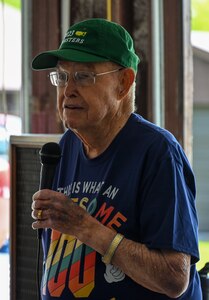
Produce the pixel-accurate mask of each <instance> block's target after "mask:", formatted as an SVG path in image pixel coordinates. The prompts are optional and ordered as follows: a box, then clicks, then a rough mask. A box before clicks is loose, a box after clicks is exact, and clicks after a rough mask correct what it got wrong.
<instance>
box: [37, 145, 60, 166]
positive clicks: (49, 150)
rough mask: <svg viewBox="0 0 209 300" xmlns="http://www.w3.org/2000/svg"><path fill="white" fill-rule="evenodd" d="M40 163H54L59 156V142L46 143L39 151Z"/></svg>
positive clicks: (57, 160)
mask: <svg viewBox="0 0 209 300" xmlns="http://www.w3.org/2000/svg"><path fill="white" fill-rule="evenodd" d="M39 155H40V161H41V163H42V164H49V165H56V164H57V163H58V162H59V160H60V158H61V149H60V146H59V144H57V143H54V142H49V143H46V144H44V145H43V146H42V148H41V150H40V151H39Z"/></svg>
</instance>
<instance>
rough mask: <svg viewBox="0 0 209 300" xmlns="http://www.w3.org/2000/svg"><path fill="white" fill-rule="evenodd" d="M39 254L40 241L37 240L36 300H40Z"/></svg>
mask: <svg viewBox="0 0 209 300" xmlns="http://www.w3.org/2000/svg"><path fill="white" fill-rule="evenodd" d="M40 253H41V239H39V238H38V247H37V257H36V284H37V300H41V290H40V276H39V275H40V270H39V266H40Z"/></svg>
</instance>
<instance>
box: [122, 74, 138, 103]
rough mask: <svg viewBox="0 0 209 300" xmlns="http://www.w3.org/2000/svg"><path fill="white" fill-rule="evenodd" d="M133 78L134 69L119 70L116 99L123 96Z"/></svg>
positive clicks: (126, 92)
mask: <svg viewBox="0 0 209 300" xmlns="http://www.w3.org/2000/svg"><path fill="white" fill-rule="evenodd" d="M134 80H135V73H134V70H133V69H131V68H125V69H122V70H121V71H120V83H119V87H118V100H121V99H122V98H124V97H125V96H126V95H127V94H128V92H129V89H130V87H131V86H132V84H133V82H134Z"/></svg>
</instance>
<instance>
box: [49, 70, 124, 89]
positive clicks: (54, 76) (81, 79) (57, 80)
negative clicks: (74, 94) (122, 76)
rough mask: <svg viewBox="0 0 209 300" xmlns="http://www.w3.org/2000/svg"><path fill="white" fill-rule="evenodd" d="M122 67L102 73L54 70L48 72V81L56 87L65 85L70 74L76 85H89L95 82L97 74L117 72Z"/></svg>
mask: <svg viewBox="0 0 209 300" xmlns="http://www.w3.org/2000/svg"><path fill="white" fill-rule="evenodd" d="M122 69H123V68H119V69H115V70H112V71H108V72H103V73H94V72H88V71H78V72H74V73H72V74H69V73H67V72H65V71H55V72H51V73H50V74H49V77H50V81H51V83H52V85H55V86H58V87H64V86H66V85H67V83H68V80H69V78H70V75H71V76H72V77H73V79H74V81H75V83H76V85H78V86H89V85H92V84H95V81H96V77H97V76H102V75H106V74H110V73H114V72H118V71H120V70H122Z"/></svg>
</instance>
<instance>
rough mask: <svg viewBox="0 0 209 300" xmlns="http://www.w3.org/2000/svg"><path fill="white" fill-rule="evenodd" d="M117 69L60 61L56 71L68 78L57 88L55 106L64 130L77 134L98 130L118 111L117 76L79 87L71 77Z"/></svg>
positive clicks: (115, 74)
mask: <svg viewBox="0 0 209 300" xmlns="http://www.w3.org/2000/svg"><path fill="white" fill-rule="evenodd" d="M114 69H117V68H115V67H114V66H113V65H112V64H111V63H94V64H93V63H91V64H90V63H88V64H85V63H76V62H66V61H60V62H59V64H58V66H57V70H58V71H65V72H67V73H68V74H69V80H68V82H67V85H66V86H64V87H58V88H57V106H58V111H59V114H60V118H61V120H62V121H63V123H64V125H65V127H67V128H71V129H72V130H76V131H77V132H78V133H79V132H81V133H83V132H85V131H90V132H91V131H92V130H94V131H95V130H97V129H98V130H101V129H102V128H104V127H105V126H107V125H108V124H109V123H110V122H111V120H113V118H114V116H115V114H116V113H117V112H118V110H119V109H120V101H118V100H117V95H118V86H119V73H120V72H115V73H110V74H106V75H102V76H97V77H96V78H95V84H91V85H89V86H80V85H79V84H76V83H75V80H74V79H73V77H72V75H71V74H72V73H74V72H78V71H90V72H94V73H102V72H107V71H111V70H114Z"/></svg>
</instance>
